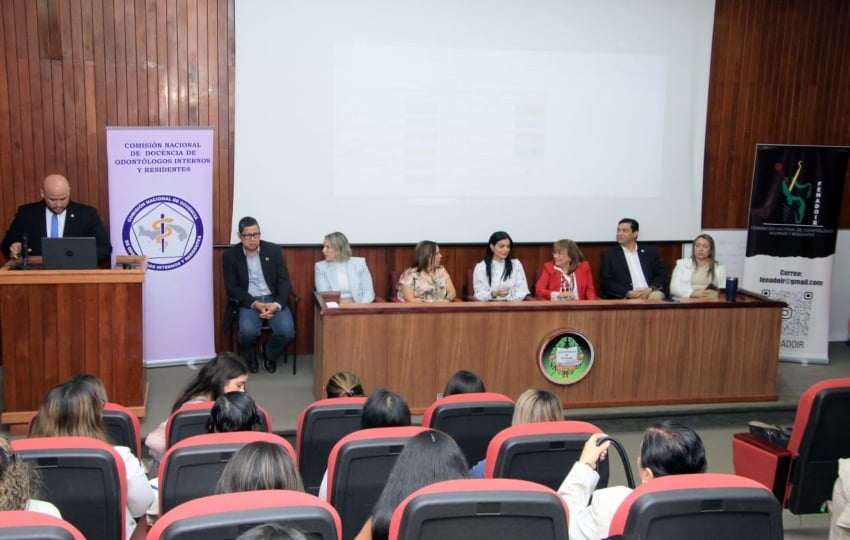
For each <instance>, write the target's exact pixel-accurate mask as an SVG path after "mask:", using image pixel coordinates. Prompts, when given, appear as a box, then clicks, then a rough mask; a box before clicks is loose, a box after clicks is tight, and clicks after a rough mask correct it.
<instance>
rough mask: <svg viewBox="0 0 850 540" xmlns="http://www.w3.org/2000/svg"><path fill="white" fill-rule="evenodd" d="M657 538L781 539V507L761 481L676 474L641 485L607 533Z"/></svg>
mask: <svg viewBox="0 0 850 540" xmlns="http://www.w3.org/2000/svg"><path fill="white" fill-rule="evenodd" d="M618 534H622V535H626V536H627V537H629V535H631V536H632V537H634V538H652V539H653V540H681V539H682V538H687V539H688V540H716V539H718V538H722V539H723V540H752V539H753V538H758V539H759V540H780V539H781V538H782V535H783V532H782V508H781V507H780V506H779V502H778V501H777V500H776V498H775V497H773V495H772V494H771V493H770V491H769V490H768V489H767V488H765V487H764V486H763V485H761V484H759V483H758V482H756V481H754V480H750V479H749V478H743V477H740V476H735V475H733V474H717V473H703V474H676V475H672V476H662V477H660V478H655V479H653V480H651V481H649V482H646V483H644V484H641V485H640V486H638V487H637V488H635V489H634V491H632V492H631V493H630V494H629V496H628V497H626V499H625V500H624V501H623V503H622V504H621V505H620V507H619V508H618V509H617V511H616V512H615V514H614V518H613V519H612V521H611V527H610V528H609V530H608V535H610V536H614V535H618Z"/></svg>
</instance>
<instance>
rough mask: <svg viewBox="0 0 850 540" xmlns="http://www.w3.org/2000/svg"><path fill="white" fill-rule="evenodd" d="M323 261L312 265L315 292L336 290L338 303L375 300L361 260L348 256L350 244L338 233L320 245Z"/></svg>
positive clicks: (334, 233)
mask: <svg viewBox="0 0 850 540" xmlns="http://www.w3.org/2000/svg"><path fill="white" fill-rule="evenodd" d="M322 254H323V255H324V256H325V260H323V261H319V262H317V263H316V264H315V268H314V270H315V283H316V290H317V291H319V292H326V291H339V292H340V301H341V302H356V303H358V304H362V303H369V302H373V301H374V300H375V287H374V285H373V284H372V274H371V273H369V268H368V267H367V266H366V259H364V258H363V257H352V256H351V245H349V243H348V238H346V237H345V235H344V234H342V233H341V232H332V233H330V234H328V235H326V236H325V239H324V241H323V242H322Z"/></svg>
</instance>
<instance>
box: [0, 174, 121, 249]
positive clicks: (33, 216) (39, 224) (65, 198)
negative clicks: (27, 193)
mask: <svg viewBox="0 0 850 540" xmlns="http://www.w3.org/2000/svg"><path fill="white" fill-rule="evenodd" d="M41 199H42V200H40V201H38V202H34V203H29V204H25V205H23V206H21V207H19V208H18V212H17V213H16V214H15V219H13V220H12V224H11V225H10V226H9V230H8V231H6V236H5V237H4V238H3V242H2V244H0V250H2V251H3V253H6V254H8V255H9V257H10V258H12V259H17V258H18V257H20V256H21V255H22V253H21V251H22V249H23V244H24V243H26V244H27V251H28V254H29V255H41V239H42V238H44V237H51V238H53V237H62V236H67V237H72V236H93V237H94V238H95V242H96V243H97V260H98V262H101V261H105V260H108V259H109V256H110V255H111V254H112V244H111V243H110V242H109V233H108V232H107V231H106V227H105V226H104V225H103V222H102V221H101V220H100V216H99V215H98V213H97V209H96V208H95V207H93V206H88V205H85V204H81V203H78V202H75V201H72V200H71V184H69V183H68V179H67V178H65V177H64V176H62V175H61V174H49V175H47V177H46V178H45V179H44V183H43V184H42V186H41Z"/></svg>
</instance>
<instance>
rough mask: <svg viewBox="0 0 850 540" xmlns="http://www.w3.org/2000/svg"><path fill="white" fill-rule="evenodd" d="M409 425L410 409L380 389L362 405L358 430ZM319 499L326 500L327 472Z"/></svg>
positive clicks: (385, 390)
mask: <svg viewBox="0 0 850 540" xmlns="http://www.w3.org/2000/svg"><path fill="white" fill-rule="evenodd" d="M409 425H410V407H409V406H408V405H407V402H406V401H405V400H404V398H402V397H401V396H400V395H398V394H396V393H395V392H392V391H390V390H387V389H386V388H381V389H379V390H375V392H373V393H372V395H370V396H369V397H368V398H367V399H366V403H364V404H363V412H362V413H361V415H360V429H372V428H381V427H397V426H409ZM319 498H320V499H324V500H328V471H327V470H325V475H324V476H323V477H322V483H321V484H320V485H319Z"/></svg>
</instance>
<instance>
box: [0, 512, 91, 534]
mask: <svg viewBox="0 0 850 540" xmlns="http://www.w3.org/2000/svg"><path fill="white" fill-rule="evenodd" d="M26 539H32V540H86V537H85V536H83V533H81V532H80V530H79V529H77V528H76V527H74V526H73V525H71V524H70V523H68V522H67V521H65V520H64V519H59V518H57V517H53V516H49V515H47V514H42V513H41V512H29V511H26V510H8V511H5V512H0V540H26Z"/></svg>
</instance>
